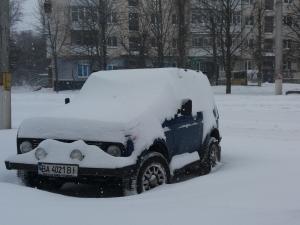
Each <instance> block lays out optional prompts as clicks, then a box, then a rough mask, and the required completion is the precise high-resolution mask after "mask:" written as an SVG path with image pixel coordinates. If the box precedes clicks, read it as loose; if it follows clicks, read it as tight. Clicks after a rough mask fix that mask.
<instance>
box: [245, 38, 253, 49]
mask: <svg viewBox="0 0 300 225" xmlns="http://www.w3.org/2000/svg"><path fill="white" fill-rule="evenodd" d="M246 47H247V48H249V49H252V48H254V39H253V38H250V39H247V41H246Z"/></svg>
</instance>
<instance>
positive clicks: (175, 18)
mask: <svg viewBox="0 0 300 225" xmlns="http://www.w3.org/2000/svg"><path fill="white" fill-rule="evenodd" d="M177 23H178V20H177V15H176V14H173V15H172V24H173V25H175V24H177Z"/></svg>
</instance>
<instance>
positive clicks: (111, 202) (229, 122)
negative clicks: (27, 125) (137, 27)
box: [0, 84, 300, 225]
mask: <svg viewBox="0 0 300 225" xmlns="http://www.w3.org/2000/svg"><path fill="white" fill-rule="evenodd" d="M294 88H300V85H285V89H286V90H288V89H294ZM214 90H215V93H216V96H215V97H216V101H217V104H218V107H219V112H220V115H221V131H222V136H223V141H222V147H223V163H222V165H221V166H220V167H219V168H218V170H216V171H214V172H213V173H211V174H209V175H207V176H202V177H196V178H193V179H190V180H187V181H184V182H181V183H176V184H171V185H165V186H163V187H161V188H158V189H155V190H153V191H151V192H148V193H145V194H142V195H136V196H129V197H121V198H78V197H69V196H65V195H62V194H61V193H59V194H56V193H49V192H45V191H40V190H36V189H31V188H27V187H24V186H22V185H21V184H19V182H18V180H17V179H16V175H15V172H11V171H7V170H5V166H4V160H5V159H6V158H7V157H8V156H10V155H12V154H15V152H16V144H15V139H16V133H17V130H16V129H13V130H10V131H0V143H1V147H0V224H1V225H2V224H9V225H19V224H20V225H21V224H32V225H36V224H42V225H48V224H49V225H53V224H72V225H77V224H78V225H82V224H84V225H92V224H105V225H107V224H112V225H117V224H128V225H135V224H136V225H140V224H144V225H148V224H159V225H177V224H178V225H182V224H200V223H203V224H218V225H219V224H222V225H227V224H228V225H235V224H238V225H240V224H242V225H248V224H249V225H253V224H258V225H267V224H270V225H276V224H278V225H283V224H288V225H298V224H300V194H299V190H300V180H299V173H300V163H299V161H300V95H290V96H274V95H272V94H273V85H271V84H266V85H264V87H262V88H259V87H233V94H232V95H224V94H223V93H224V90H225V89H224V87H215V88H214ZM76 94H77V92H76V91H75V92H63V93H59V94H56V93H52V92H50V91H48V90H42V91H39V92H30V91H28V90H20V89H18V90H14V92H13V98H12V99H13V127H14V128H17V127H18V125H19V124H20V122H21V121H22V120H23V119H25V118H28V117H32V116H35V115H40V114H42V113H44V112H46V111H48V110H52V109H55V108H56V107H57V106H59V105H62V104H64V98H65V97H73V96H74V95H76ZM66 188H69V187H65V188H64V189H66ZM72 188H73V187H71V189H72ZM74 190H75V191H78V189H76V188H74ZM80 191H81V192H87V193H83V196H89V193H88V192H90V191H91V192H97V188H95V187H83V188H82V190H80ZM99 192H100V190H99ZM62 193H64V192H62Z"/></svg>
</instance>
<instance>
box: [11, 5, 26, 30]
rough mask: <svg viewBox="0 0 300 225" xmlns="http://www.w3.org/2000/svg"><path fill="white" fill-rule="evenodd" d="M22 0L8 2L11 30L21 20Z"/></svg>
mask: <svg viewBox="0 0 300 225" xmlns="http://www.w3.org/2000/svg"><path fill="white" fill-rule="evenodd" d="M23 3H24V1H22V0H10V2H9V17H10V18H9V20H10V29H11V31H13V30H14V29H15V26H16V25H17V23H18V22H20V21H21V20H22V17H23V12H22V4H23Z"/></svg>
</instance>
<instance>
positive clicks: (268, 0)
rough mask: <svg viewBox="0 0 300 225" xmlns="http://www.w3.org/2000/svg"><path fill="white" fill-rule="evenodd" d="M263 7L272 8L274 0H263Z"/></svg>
mask: <svg viewBox="0 0 300 225" xmlns="http://www.w3.org/2000/svg"><path fill="white" fill-rule="evenodd" d="M265 9H266V10H273V9H274V0H265Z"/></svg>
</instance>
